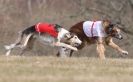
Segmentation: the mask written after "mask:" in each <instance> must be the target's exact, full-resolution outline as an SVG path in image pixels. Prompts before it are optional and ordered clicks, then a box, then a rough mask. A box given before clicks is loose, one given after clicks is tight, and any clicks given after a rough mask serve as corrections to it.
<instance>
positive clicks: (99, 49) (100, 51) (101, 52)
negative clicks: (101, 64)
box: [97, 38, 105, 59]
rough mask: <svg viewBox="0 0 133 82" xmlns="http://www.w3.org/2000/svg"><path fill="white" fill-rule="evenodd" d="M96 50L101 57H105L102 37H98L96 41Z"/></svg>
mask: <svg viewBox="0 0 133 82" xmlns="http://www.w3.org/2000/svg"><path fill="white" fill-rule="evenodd" d="M97 52H98V54H99V56H100V58H101V59H105V55H104V52H105V48H104V45H103V41H102V38H100V39H99V40H98V41H97Z"/></svg>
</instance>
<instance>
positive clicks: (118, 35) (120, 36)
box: [115, 34, 123, 40]
mask: <svg viewBox="0 0 133 82" xmlns="http://www.w3.org/2000/svg"><path fill="white" fill-rule="evenodd" d="M115 38H117V39H119V40H122V39H123V36H122V35H120V34H116V35H115Z"/></svg>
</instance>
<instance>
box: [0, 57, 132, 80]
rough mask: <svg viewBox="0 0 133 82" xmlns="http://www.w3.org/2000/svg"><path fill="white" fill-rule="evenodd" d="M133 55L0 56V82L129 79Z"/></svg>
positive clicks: (130, 77)
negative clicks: (124, 57) (71, 56)
mask: <svg viewBox="0 0 133 82" xmlns="http://www.w3.org/2000/svg"><path fill="white" fill-rule="evenodd" d="M132 77H133V60H132V59H106V60H99V59H96V58H87V57H86V58H56V57H46V56H40V57H38V56H30V57H29V56H28V57H20V56H10V57H5V56H0V82H132V81H133V78H132Z"/></svg>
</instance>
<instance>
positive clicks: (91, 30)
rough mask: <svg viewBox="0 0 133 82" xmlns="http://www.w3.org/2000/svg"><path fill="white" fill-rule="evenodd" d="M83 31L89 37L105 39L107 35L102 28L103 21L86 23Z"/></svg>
mask: <svg viewBox="0 0 133 82" xmlns="http://www.w3.org/2000/svg"><path fill="white" fill-rule="evenodd" d="M83 30H84V33H85V34H86V36H87V37H105V36H106V33H105V31H104V28H103V27H102V21H96V22H93V21H86V22H84V23H83Z"/></svg>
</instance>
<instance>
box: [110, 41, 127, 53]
mask: <svg viewBox="0 0 133 82" xmlns="http://www.w3.org/2000/svg"><path fill="white" fill-rule="evenodd" d="M108 45H109V46H110V47H112V48H114V49H116V50H117V51H119V52H120V53H122V54H124V55H128V52H127V51H125V50H123V49H121V48H120V47H119V46H118V45H116V44H115V43H114V42H113V40H112V39H110V41H109V43H108Z"/></svg>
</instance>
